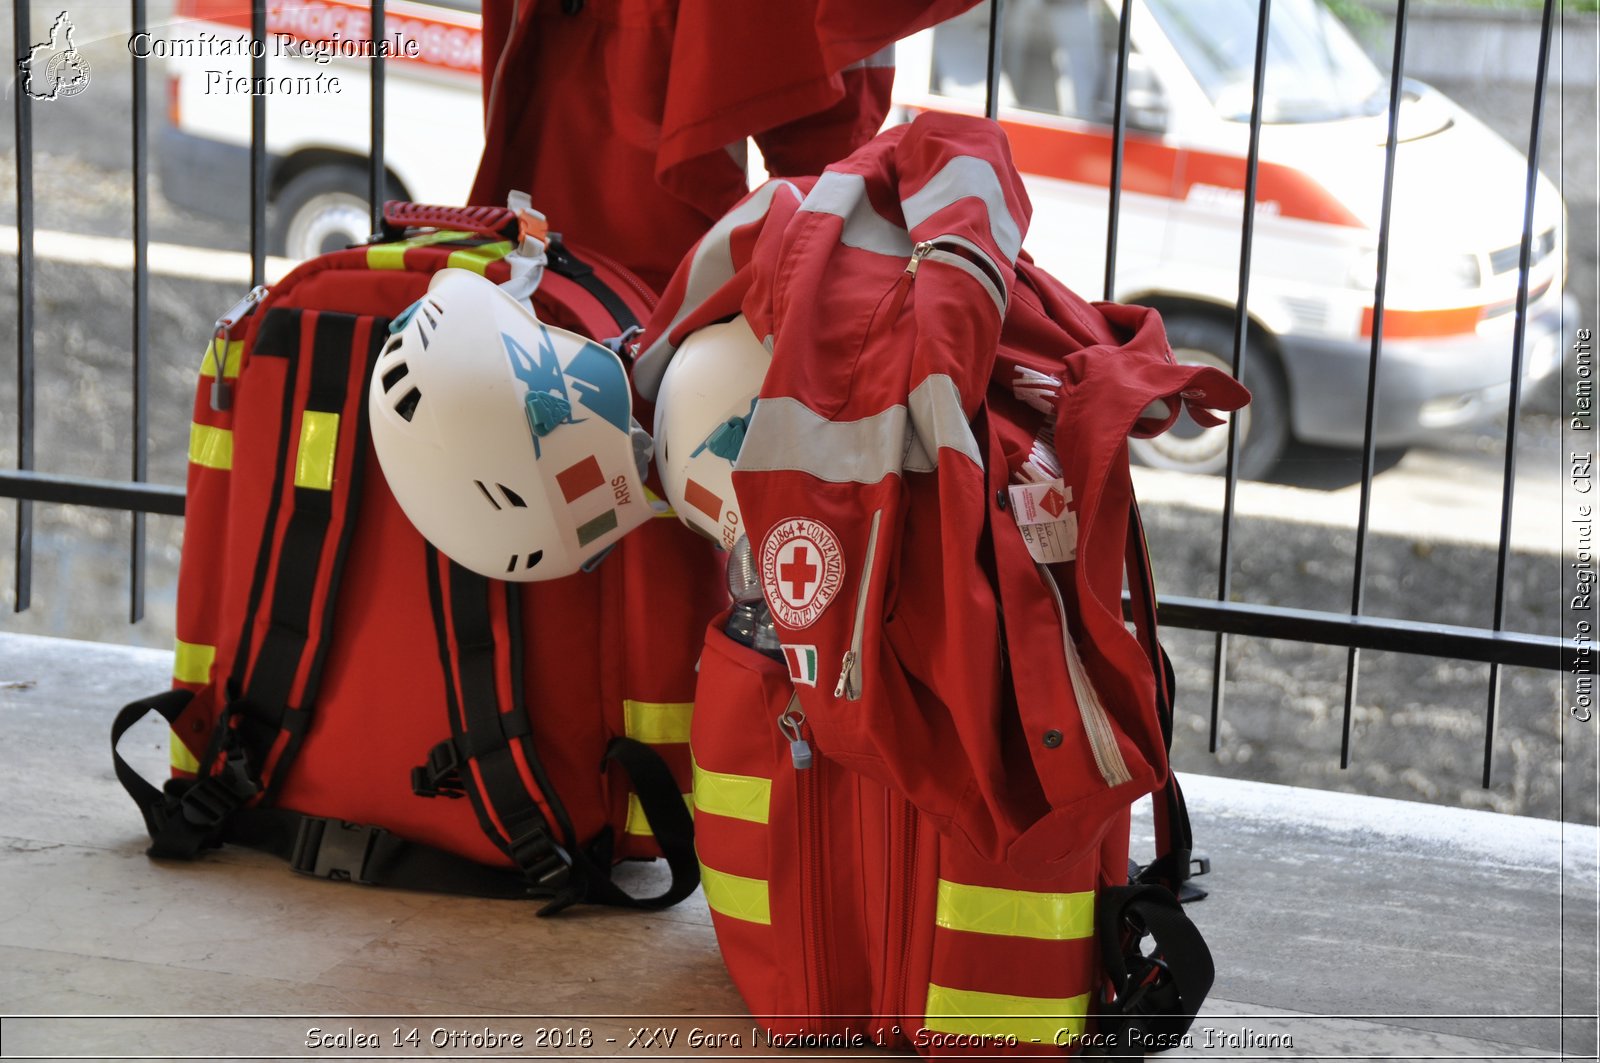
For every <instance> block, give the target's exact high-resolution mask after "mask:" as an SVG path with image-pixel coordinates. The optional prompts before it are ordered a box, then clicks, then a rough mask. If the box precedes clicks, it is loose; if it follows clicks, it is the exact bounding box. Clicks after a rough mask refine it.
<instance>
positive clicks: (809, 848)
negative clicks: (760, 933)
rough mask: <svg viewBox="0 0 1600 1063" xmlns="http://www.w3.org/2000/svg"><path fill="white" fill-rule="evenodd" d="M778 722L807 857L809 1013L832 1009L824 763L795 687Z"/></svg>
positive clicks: (804, 901)
mask: <svg viewBox="0 0 1600 1063" xmlns="http://www.w3.org/2000/svg"><path fill="white" fill-rule="evenodd" d="M778 727H779V729H780V730H781V731H782V732H783V734H784V737H786V738H787V739H788V740H789V759H790V763H791V764H792V766H793V768H794V775H795V779H794V786H795V796H796V798H797V801H796V803H797V804H798V806H799V813H800V815H799V824H798V832H799V835H800V838H799V842H800V850H801V854H802V857H803V859H804V861H805V867H804V870H803V872H802V874H801V876H800V893H801V896H800V909H801V911H800V941H801V944H802V946H803V948H804V952H805V970H806V985H807V990H808V994H809V996H810V1000H809V1001H808V1005H809V1006H808V1009H807V1010H808V1011H809V1012H810V1016H809V1017H819V1018H821V1017H826V1016H828V1015H830V1014H832V1000H833V993H832V991H831V987H830V985H829V977H828V940H827V926H828V922H827V913H826V912H825V911H824V910H823V897H824V894H825V893H826V890H827V876H826V874H825V873H824V868H823V860H824V859H825V858H826V856H827V844H826V842H827V828H826V821H825V818H824V803H823V800H822V785H823V780H822V764H821V762H820V761H818V760H817V759H816V758H815V756H814V755H813V753H812V751H811V742H810V728H809V727H807V726H806V714H805V712H804V710H802V709H801V708H800V695H799V693H798V692H795V693H793V694H791V695H790V697H789V704H788V706H787V707H786V708H785V709H784V710H783V714H782V715H780V716H779V717H778Z"/></svg>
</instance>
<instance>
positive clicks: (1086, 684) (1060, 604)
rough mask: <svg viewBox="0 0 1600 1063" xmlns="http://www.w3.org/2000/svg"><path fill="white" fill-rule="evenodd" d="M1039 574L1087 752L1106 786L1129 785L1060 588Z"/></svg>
mask: <svg viewBox="0 0 1600 1063" xmlns="http://www.w3.org/2000/svg"><path fill="white" fill-rule="evenodd" d="M1039 575H1040V576H1041V577H1042V578H1043V579H1044V582H1045V586H1047V587H1049V588H1050V597H1051V598H1052V599H1053V600H1054V601H1055V606H1056V616H1057V618H1058V619H1059V620H1060V621H1061V652H1062V653H1063V654H1064V655H1065V656H1066V658H1067V676H1068V678H1070V679H1071V680H1072V694H1073V698H1074V700H1076V701H1077V703H1078V714H1079V715H1080V716H1081V717H1082V718H1083V729H1084V731H1085V733H1087V734H1088V736H1089V751H1090V752H1091V753H1093V754H1094V765H1095V767H1096V768H1099V769H1100V777H1101V778H1102V779H1104V780H1105V783H1106V785H1107V786H1120V785H1122V784H1123V783H1126V782H1132V781H1133V775H1132V774H1131V773H1130V772H1129V771H1128V765H1127V762H1125V761H1124V760H1123V759H1122V750H1120V749H1118V748H1117V737H1116V733H1115V731H1114V730H1113V729H1112V727H1111V718H1110V716H1109V715H1107V713H1106V707H1105V705H1104V704H1103V703H1102V702H1101V701H1100V695H1099V694H1097V693H1095V689H1094V684H1093V683H1092V682H1090V680H1089V673H1088V672H1087V671H1086V670H1085V669H1084V667H1083V658H1082V657H1080V656H1079V655H1078V644H1077V643H1076V642H1075V641H1074V640H1073V638H1072V629H1071V628H1070V627H1069V626H1068V625H1067V606H1066V603H1065V602H1064V601H1063V600H1062V598H1061V588H1060V587H1057V586H1056V581H1055V577H1053V576H1052V575H1051V574H1050V570H1049V569H1048V568H1046V567H1045V566H1044V565H1040V566H1039Z"/></svg>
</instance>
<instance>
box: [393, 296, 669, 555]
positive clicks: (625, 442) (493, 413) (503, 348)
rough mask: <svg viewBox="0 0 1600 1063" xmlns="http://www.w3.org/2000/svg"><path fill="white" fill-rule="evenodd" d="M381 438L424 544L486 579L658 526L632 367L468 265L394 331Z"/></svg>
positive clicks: (592, 551) (396, 487)
mask: <svg viewBox="0 0 1600 1063" xmlns="http://www.w3.org/2000/svg"><path fill="white" fill-rule="evenodd" d="M389 329H390V331H391V332H392V333H393V336H391V337H390V339H389V341H388V342H387V343H386V344H385V345H384V348H383V351H382V353H381V354H379V356H378V361H377V365H376V367H375V368H374V369H373V373H372V385H371V387H370V388H369V389H368V392H367V404H368V411H369V414H370V419H371V424H372V445H373V448H374V449H375V450H376V451H377V454H378V462H379V464H381V465H382V466H383V474H384V476H385V478H386V479H387V480H388V481H389V486H390V488H391V489H392V490H393V491H394V496H395V499H396V500H397V501H398V502H399V503H400V508H401V509H403V510H404V511H405V514H406V516H407V517H409V518H410V519H411V523H412V524H414V525H416V527H417V530H418V531H420V532H421V533H422V535H423V537H424V538H426V539H427V540H428V541H429V542H430V543H432V544H433V545H434V546H436V547H438V548H439V549H440V550H441V551H443V552H444V553H445V554H446V555H448V556H449V557H450V558H451V559H452V560H454V561H456V562H457V563H458V564H461V565H463V566H465V567H467V568H470V569H472V570H473V571H474V572H477V573H480V574H482V575H485V576H492V577H496V578H499V579H507V580H546V579H558V578H560V577H562V576H569V575H571V574H572V573H574V572H577V571H578V570H579V569H580V568H581V567H582V566H583V565H584V564H585V563H586V562H589V561H591V560H594V559H596V558H597V557H598V556H599V555H600V554H601V553H602V552H604V551H605V550H606V549H607V548H608V547H610V546H611V545H612V544H613V543H615V542H616V541H617V540H618V539H620V538H622V536H624V535H625V534H627V533H628V532H629V531H632V530H633V529H634V528H636V527H638V526H639V525H640V524H642V523H644V522H645V521H646V520H648V519H650V517H651V515H652V510H651V508H650V505H649V503H648V502H647V501H646V499H645V494H644V475H643V470H644V467H645V465H646V464H648V462H649V447H650V443H649V439H648V437H646V436H645V434H644V431H643V430H642V429H640V428H639V426H638V424H637V423H636V422H634V420H633V412H632V410H633V404H632V397H631V394H630V391H629V387H628V378H627V375H626V373H625V372H624V371H623V368H622V362H621V361H620V360H619V359H618V358H617V356H616V355H615V354H613V353H612V352H611V351H609V350H607V349H606V348H605V347H602V346H601V345H600V344H598V343H594V342H592V341H590V340H587V339H584V338H583V337H582V336H579V335H576V334H574V333H571V332H567V331H564V330H562V329H558V328H551V327H550V326H548V325H545V324H542V323H541V322H540V321H539V319H538V318H536V317H534V315H533V312H532V311H531V310H530V309H529V308H528V306H527V304H526V303H522V302H518V301H517V300H516V299H514V298H512V297H511V296H510V295H508V294H506V293H505V292H503V291H501V290H500V288H499V287H498V286H496V285H495V284H494V283H493V282H492V281H489V280H487V279H485V278H484V277H482V276H480V275H479V274H476V273H473V272H471V271H469V270H464V269H443V270H440V271H439V272H438V273H436V274H434V276H433V280H432V282H431V283H430V284H429V285H428V294H427V295H425V296H423V297H422V298H421V299H419V300H418V301H417V302H416V303H415V304H413V305H412V306H411V307H410V309H408V310H407V311H406V312H405V313H403V314H401V315H400V316H399V317H398V318H396V319H395V320H394V323H393V324H391V325H390V326H389Z"/></svg>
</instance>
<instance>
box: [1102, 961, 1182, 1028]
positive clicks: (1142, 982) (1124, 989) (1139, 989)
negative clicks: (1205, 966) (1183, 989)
mask: <svg viewBox="0 0 1600 1063" xmlns="http://www.w3.org/2000/svg"><path fill="white" fill-rule="evenodd" d="M1138 959H1139V963H1138V964H1137V965H1132V964H1130V965H1129V966H1130V969H1129V971H1128V976H1127V977H1126V978H1125V979H1123V981H1122V986H1121V987H1120V988H1121V991H1120V992H1119V993H1118V994H1117V999H1116V1000H1114V1001H1112V1004H1111V1006H1112V1008H1113V1009H1114V1010H1116V1011H1119V1012H1121V1013H1122V1014H1124V1015H1131V1014H1133V1013H1134V1011H1135V1010H1136V1009H1137V1008H1138V1006H1139V1002H1140V1001H1142V1000H1143V999H1144V998H1145V997H1146V996H1148V995H1149V993H1150V991H1151V990H1153V989H1158V988H1161V987H1163V986H1166V985H1169V984H1171V982H1172V969H1171V968H1170V967H1168V966H1167V961H1165V960H1163V959H1162V958H1161V957H1159V956H1145V955H1143V954H1140V955H1139V957H1138ZM1152 975H1154V977H1152Z"/></svg>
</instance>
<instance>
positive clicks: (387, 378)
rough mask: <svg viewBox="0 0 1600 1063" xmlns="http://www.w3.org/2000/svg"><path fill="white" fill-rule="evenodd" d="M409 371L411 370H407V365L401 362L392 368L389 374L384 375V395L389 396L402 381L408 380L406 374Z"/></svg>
mask: <svg viewBox="0 0 1600 1063" xmlns="http://www.w3.org/2000/svg"><path fill="white" fill-rule="evenodd" d="M409 371H410V370H408V369H407V368H406V363H404V362H400V363H398V364H396V365H394V366H393V367H391V368H390V369H389V371H388V372H387V373H385V374H383V390H384V393H385V394H388V393H389V392H391V391H393V390H394V386H395V385H396V384H398V383H400V381H402V380H404V379H405V378H406V373H408V372H409Z"/></svg>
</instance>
